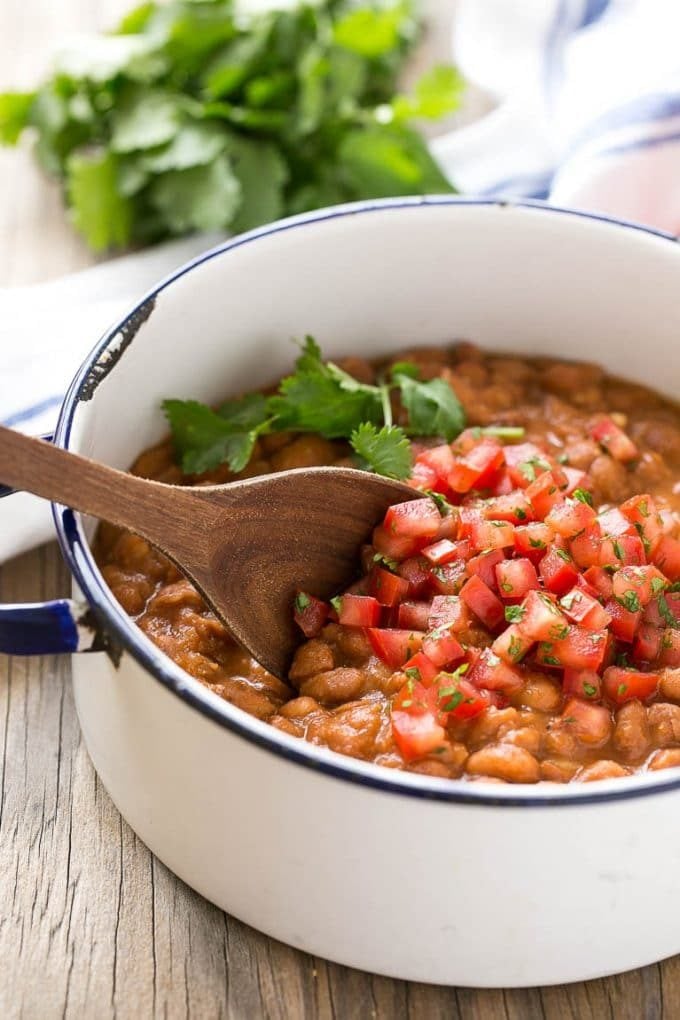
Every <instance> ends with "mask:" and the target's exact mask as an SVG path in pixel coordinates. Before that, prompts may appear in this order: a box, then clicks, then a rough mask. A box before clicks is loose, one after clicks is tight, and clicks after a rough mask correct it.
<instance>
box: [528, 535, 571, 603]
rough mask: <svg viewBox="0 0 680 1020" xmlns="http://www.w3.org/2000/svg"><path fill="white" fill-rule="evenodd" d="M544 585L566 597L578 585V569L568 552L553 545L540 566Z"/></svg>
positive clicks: (556, 593)
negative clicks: (565, 594)
mask: <svg viewBox="0 0 680 1020" xmlns="http://www.w3.org/2000/svg"><path fill="white" fill-rule="evenodd" d="M538 569H539V572H540V575H541V579H542V581H543V584H544V585H545V587H546V589H547V590H548V591H551V592H554V593H555V595H564V593H565V592H567V591H569V589H570V588H573V586H574V585H575V584H576V579H577V578H578V569H577V567H576V564H575V563H574V561H573V560H572V558H571V556H570V555H569V553H568V552H565V550H564V549H560V548H559V547H558V546H556V545H553V546H552V547H551V548H550V549H548V551H547V553H546V554H545V556H544V557H543V559H542V560H541V562H540V563H539V565H538Z"/></svg>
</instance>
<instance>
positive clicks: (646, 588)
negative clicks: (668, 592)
mask: <svg viewBox="0 0 680 1020" xmlns="http://www.w3.org/2000/svg"><path fill="white" fill-rule="evenodd" d="M666 584H667V581H666V578H665V577H664V575H663V574H662V573H661V571H660V570H658V569H657V568H656V567H655V566H652V565H650V566H644V567H622V568H621V570H617V572H616V573H615V574H614V577H613V578H612V585H613V591H614V598H616V599H618V600H619V601H620V602H623V603H624V605H625V606H626V608H627V609H630V608H639V606H646V605H647V603H648V602H651V601H652V599H653V598H654V596H655V595H658V593H659V592H660V591H663V589H664V587H665V586H666Z"/></svg>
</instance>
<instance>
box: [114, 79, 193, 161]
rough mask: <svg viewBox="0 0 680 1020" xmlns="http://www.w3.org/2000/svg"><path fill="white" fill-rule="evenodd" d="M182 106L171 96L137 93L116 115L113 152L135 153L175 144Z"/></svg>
mask: <svg viewBox="0 0 680 1020" xmlns="http://www.w3.org/2000/svg"><path fill="white" fill-rule="evenodd" d="M180 119H181V109H180V102H179V99H178V98H177V97H176V96H173V95H170V94H168V93H167V92H161V91H150V90H146V89H139V90H137V89H134V90H132V91H131V92H129V93H128V95H127V97H126V98H125V100H124V101H123V102H122V104H121V105H120V107H119V108H118V109H117V110H116V112H115V113H114V115H113V132H112V134H111V149H112V150H113V152H119V153H121V152H134V151H135V150H138V149H153V148H155V147H156V146H157V145H164V144H165V143H166V142H169V141H171V139H173V138H174V137H175V135H176V134H177V132H178V130H179V125H180Z"/></svg>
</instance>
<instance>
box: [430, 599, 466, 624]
mask: <svg viewBox="0 0 680 1020" xmlns="http://www.w3.org/2000/svg"><path fill="white" fill-rule="evenodd" d="M447 623H450V624H451V625H452V628H453V630H454V631H456V632H457V633H460V631H462V630H465V629H466V628H467V627H469V626H470V613H469V611H468V607H467V606H466V605H465V603H464V602H463V600H462V599H461V598H460V597H459V596H458V595H435V597H434V598H433V599H432V602H431V604H430V615H429V616H428V618H427V629H428V630H437V628H438V627H443V626H444V625H445V624H447Z"/></svg>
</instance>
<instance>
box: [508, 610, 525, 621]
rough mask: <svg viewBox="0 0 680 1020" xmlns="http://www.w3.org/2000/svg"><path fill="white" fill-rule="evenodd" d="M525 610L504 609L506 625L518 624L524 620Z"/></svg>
mask: <svg viewBox="0 0 680 1020" xmlns="http://www.w3.org/2000/svg"><path fill="white" fill-rule="evenodd" d="M525 614H526V609H525V607H524V606H506V607H505V619H506V620H507V621H508V623H519V622H520V620H522V619H524V616H525Z"/></svg>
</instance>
